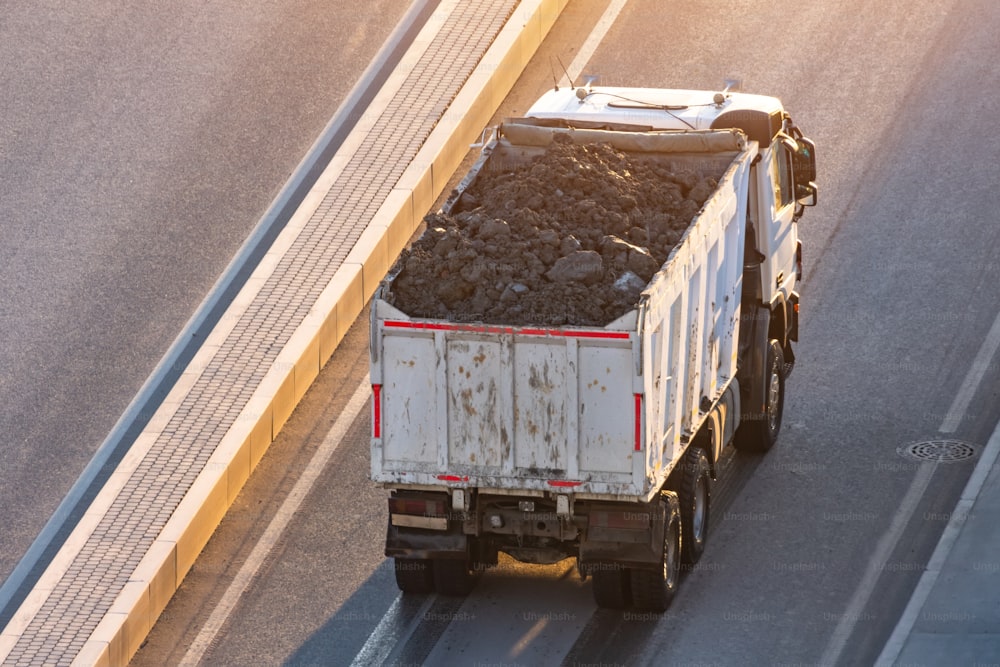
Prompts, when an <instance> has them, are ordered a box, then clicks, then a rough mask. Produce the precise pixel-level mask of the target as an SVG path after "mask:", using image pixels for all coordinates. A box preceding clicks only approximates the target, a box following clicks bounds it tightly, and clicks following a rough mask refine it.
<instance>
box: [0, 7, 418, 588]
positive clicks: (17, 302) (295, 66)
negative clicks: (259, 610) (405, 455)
mask: <svg viewBox="0 0 1000 667" xmlns="http://www.w3.org/2000/svg"><path fill="white" fill-rule="evenodd" d="M408 5H409V3H408V2H406V0H375V1H372V2H364V3H358V2H333V3H330V2H314V1H310V0H292V1H290V2H281V3H250V4H247V3H240V2H221V3H210V4H208V5H206V4H205V3H201V2H186V1H182V2H171V3H167V4H142V5H128V6H124V7H123V6H118V5H116V4H115V5H112V4H109V3H69V2H50V3H43V4H41V5H40V4H38V3H20V4H14V5H11V6H9V7H6V8H5V9H4V16H3V18H2V19H0V61H2V62H3V63H4V67H3V68H2V69H0V89H2V90H3V91H4V92H3V95H0V233H2V240H0V405H2V406H3V407H2V409H0V432H2V433H3V434H4V437H3V439H2V440H0V470H2V471H3V476H2V479H0V525H2V526H3V530H2V531H0V581H3V580H4V579H6V578H7V577H8V575H9V574H10V573H11V571H12V570H13V568H14V566H15V565H16V564H17V562H18V561H19V560H20V559H21V557H22V555H23V554H24V553H25V551H26V550H27V549H28V547H29V545H30V544H31V543H32V541H33V540H34V539H35V537H36V535H38V533H39V531H40V530H41V529H42V526H43V525H45V523H46V521H47V520H48V519H49V517H50V516H51V515H52V513H53V511H54V510H55V509H56V507H57V505H58V504H59V502H60V501H61V500H62V499H63V497H64V496H65V495H66V493H67V491H69V489H70V487H71V486H72V485H73V483H74V481H75V480H76V479H77V478H78V477H79V476H80V474H81V471H82V470H83V469H84V466H85V465H86V464H87V462H88V461H89V460H90V459H91V457H92V456H93V455H94V453H95V451H96V450H97V449H98V447H99V446H100V445H101V443H102V442H103V441H104V440H105V438H106V437H107V436H108V434H109V432H110V431H111V430H112V427H113V426H114V425H115V422H116V420H117V419H118V417H119V416H120V415H121V414H122V413H123V412H124V411H125V409H126V406H127V405H128V404H129V402H130V401H131V399H132V397H133V396H134V395H136V392H137V391H138V390H139V388H140V386H141V385H142V384H143V382H144V381H145V380H146V378H147V377H148V376H149V375H150V373H151V371H153V369H154V367H155V366H156V365H157V362H158V361H159V360H160V358H161V357H162V356H163V354H164V353H165V352H166V350H167V349H168V347H169V346H170V344H171V342H172V341H173V340H174V339H175V337H177V336H178V334H179V333H180V332H181V330H182V328H183V327H184V325H185V322H186V321H187V320H188V318H190V317H191V316H192V313H194V311H195V310H196V308H197V307H198V305H199V304H200V303H201V301H202V299H204V298H205V295H206V294H207V293H208V292H209V290H210V289H211V288H212V286H213V284H214V283H215V281H216V280H217V279H218V278H219V276H220V274H222V273H223V270H224V269H225V268H226V266H227V264H228V263H229V261H230V259H231V258H232V257H233V256H234V255H235V254H236V252H237V250H238V249H239V248H240V246H241V244H242V243H243V242H244V240H245V239H246V238H247V237H248V236H249V235H250V232H251V230H253V229H254V227H255V225H257V223H258V220H260V219H261V216H262V215H263V214H264V212H265V211H266V210H267V208H268V206H269V204H270V203H271V201H272V199H274V197H275V196H276V195H277V194H278V192H279V190H280V189H281V187H282V185H283V184H284V183H285V181H286V180H287V179H288V177H289V175H290V174H291V173H292V171H293V170H294V169H295V168H296V165H297V164H298V163H299V161H300V160H301V159H302V157H303V156H304V155H305V154H306V152H307V151H308V150H309V148H310V145H311V144H312V143H313V141H314V140H315V139H316V137H317V136H318V135H319V134H320V133H321V132H322V130H323V128H324V126H325V125H326V123H327V121H328V120H329V119H330V117H331V116H332V115H333V113H334V112H335V111H336V110H337V108H338V106H339V105H340V104H341V102H342V101H343V100H344V98H345V97H346V96H347V94H348V93H349V92H350V90H351V88H352V87H353V86H354V84H355V82H356V81H357V80H358V78H359V77H360V75H361V74H362V72H363V71H364V70H365V68H366V67H368V65H369V63H370V62H371V61H372V59H373V58H374V57H375V55H376V53H377V51H378V49H379V47H380V46H381V44H382V42H383V41H384V40H385V39H386V37H387V36H388V35H389V33H390V31H391V30H392V28H393V26H394V25H395V24H396V22H397V21H398V20H399V18H400V17H401V16H402V15H403V12H405V11H406V9H407V7H408Z"/></svg>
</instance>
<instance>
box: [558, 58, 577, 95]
mask: <svg viewBox="0 0 1000 667" xmlns="http://www.w3.org/2000/svg"><path fill="white" fill-rule="evenodd" d="M556 60H558V61H559V66H560V67H562V71H563V73H564V74H565V75H566V78H567V79H569V87H570V88H576V82H575V81H573V77H571V76H570V75H569V70H567V69H566V66H565V65H563V61H562V60H561V59H560V58H559V56H558V55H557V56H556Z"/></svg>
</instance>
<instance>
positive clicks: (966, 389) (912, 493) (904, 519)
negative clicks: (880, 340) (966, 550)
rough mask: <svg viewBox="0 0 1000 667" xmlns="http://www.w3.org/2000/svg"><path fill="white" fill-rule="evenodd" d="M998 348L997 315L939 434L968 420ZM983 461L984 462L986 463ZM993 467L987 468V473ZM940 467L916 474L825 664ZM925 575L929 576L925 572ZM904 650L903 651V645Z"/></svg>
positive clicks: (840, 648)
mask: <svg viewBox="0 0 1000 667" xmlns="http://www.w3.org/2000/svg"><path fill="white" fill-rule="evenodd" d="M998 347H1000V313H998V314H997V317H996V319H995V320H994V321H993V326H992V327H991V328H990V331H989V333H988V334H987V335H986V340H984V341H983V344H982V346H981V347H980V348H979V352H978V354H976V357H975V359H974V360H973V362H972V366H970V368H969V371H968V373H966V374H965V380H964V381H963V383H962V385H961V388H960V389H959V392H958V394H956V395H955V399H954V400H953V401H952V404H951V407H950V408H949V409H948V412H947V413H946V415H945V418H944V421H943V422H942V423H941V426H940V427H939V428H938V431H940V432H941V433H953V432H954V431H955V430H956V429H957V428H958V425H959V423H960V422H961V421H962V419H963V418H964V415H965V411H966V410H967V409H968V407H969V404H970V403H971V402H972V398H973V397H974V396H975V394H976V391H977V390H978V389H979V385H980V383H981V382H982V380H983V376H984V375H985V374H986V370H987V368H988V367H989V364H990V362H991V360H992V359H993V355H994V354H996V351H997V348H998ZM996 437H997V434H996V433H994V434H993V437H992V438H990V447H993V446H998V447H1000V444H997V443H995V442H994V439H995V438H996ZM991 455H992V456H993V457H994V458H995V457H996V454H995V453H991ZM986 458H987V456H986V453H984V455H983V459H982V460H985V459H986ZM982 460H981V461H980V463H982ZM990 465H992V464H990ZM990 465H986V466H985V469H986V470H987V472H988V469H989V467H990ZM937 466H938V464H937V463H924V464H921V466H920V468H919V469H918V470H917V474H916V475H914V477H913V481H912V482H911V483H910V488H909V489H908V490H907V491H906V495H905V496H904V497H903V502H902V503H901V504H900V506H899V511H898V512H897V513H896V516H895V517H893V520H892V523H891V524H890V526H889V530H888V532H886V533H885V534H884V535H883V536H882V538H881V539H880V540H879V542H878V545H877V547H876V549H875V553H874V555H873V556H872V559H871V560H870V561H869V562H868V567H867V568H866V569H865V575H864V577H862V579H861V582H860V583H859V584H858V586H857V588H856V589H855V591H854V595H853V596H852V597H851V601H850V603H849V604H848V606H847V609H846V610H845V612H844V614H843V615H842V616H841V618H840V622H839V623H838V624H837V627H836V629H835V630H834V631H833V636H832V637H831V638H830V641H829V643H828V644H827V647H826V650H825V651H824V652H823V657H822V658H821V659H820V664H821V665H835V664H837V662H838V661H839V660H840V656H841V654H842V653H843V652H844V648H845V647H846V646H847V641H848V639H850V636H851V634H852V633H853V632H854V626H855V624H856V623H857V621H858V619H859V618H862V614H863V612H864V610H865V607H866V606H868V601H869V599H870V598H871V595H872V592H873V591H874V589H875V583H876V582H877V581H878V578H879V576H880V575H881V574H882V570H883V567H884V564H885V562H886V560H887V559H888V558H889V556H890V555H891V554H892V552H893V550H894V549H895V548H896V543H897V542H898V541H899V538H900V537H901V536H902V534H903V530H904V529H905V528H906V526H907V524H909V522H910V519H911V518H912V516H913V513H914V512H915V511H916V508H917V505H918V504H919V502H920V500H921V499H922V498H923V495H924V492H925V491H926V490H927V486H928V484H929V483H930V479H931V476H932V475H933V474H934V471H935V470H936V469H937ZM979 477H982V479H985V473H982V474H980V472H979V466H978V465H977V468H976V471H974V472H973V475H972V478H970V480H969V486H967V487H966V488H967V491H968V489H969V488H971V485H972V483H973V481H974V480H977V479H978V480H979V481H978V483H979V485H980V486H981V485H982V479H979ZM965 498H966V493H963V494H962V500H963V501H964V500H965ZM957 514H958V513H957V512H956V513H953V514H952V521H954V520H955V516H956V515H957ZM949 530H953V531H955V530H957V528H953V527H952V525H951V521H950V522H949V524H948V526H947V527H946V528H945V533H944V534H943V535H942V536H941V541H940V542H939V543H938V547H939V548H941V545H942V544H943V543H944V542H945V540H946V538H947V540H948V541H949V542H950V544H953V543H954V538H955V537H956V536H957V532H956V533H955V535H952V534H951V533H950V532H949ZM948 549H950V545H949V546H948ZM938 555H939V554H938V550H937V549H935V551H934V554H933V555H932V556H931V562H935V561H934V557H935V556H938ZM945 555H947V554H944V555H942V558H943V557H944V556H945ZM929 566H930V563H929V564H928V567H929ZM925 574H927V573H926V572H925ZM935 578H936V575H935ZM923 584H924V577H921V579H920V582H919V583H918V589H917V590H915V591H914V596H916V595H917V591H921V594H922V595H924V597H926V593H927V592H929V589H928V590H927V592H923V589H921V588H920V586H921V585H923ZM931 585H933V582H931ZM912 603H913V599H912V598H911V604H912ZM918 611H919V608H918ZM916 613H917V612H916V611H912V612H911V609H910V605H907V608H906V609H905V610H904V612H903V616H904V618H906V619H909V616H908V614H911V615H915V614H916ZM902 622H903V620H902V619H901V620H900V623H901V624H902ZM909 622H910V627H912V620H909ZM897 631H899V626H897ZM907 631H908V630H907ZM893 638H896V641H898V638H897V636H896V632H895V631H894V632H893V636H892V637H891V638H890V640H892V639H893ZM904 638H905V637H904ZM900 648H902V646H901V645H900Z"/></svg>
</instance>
